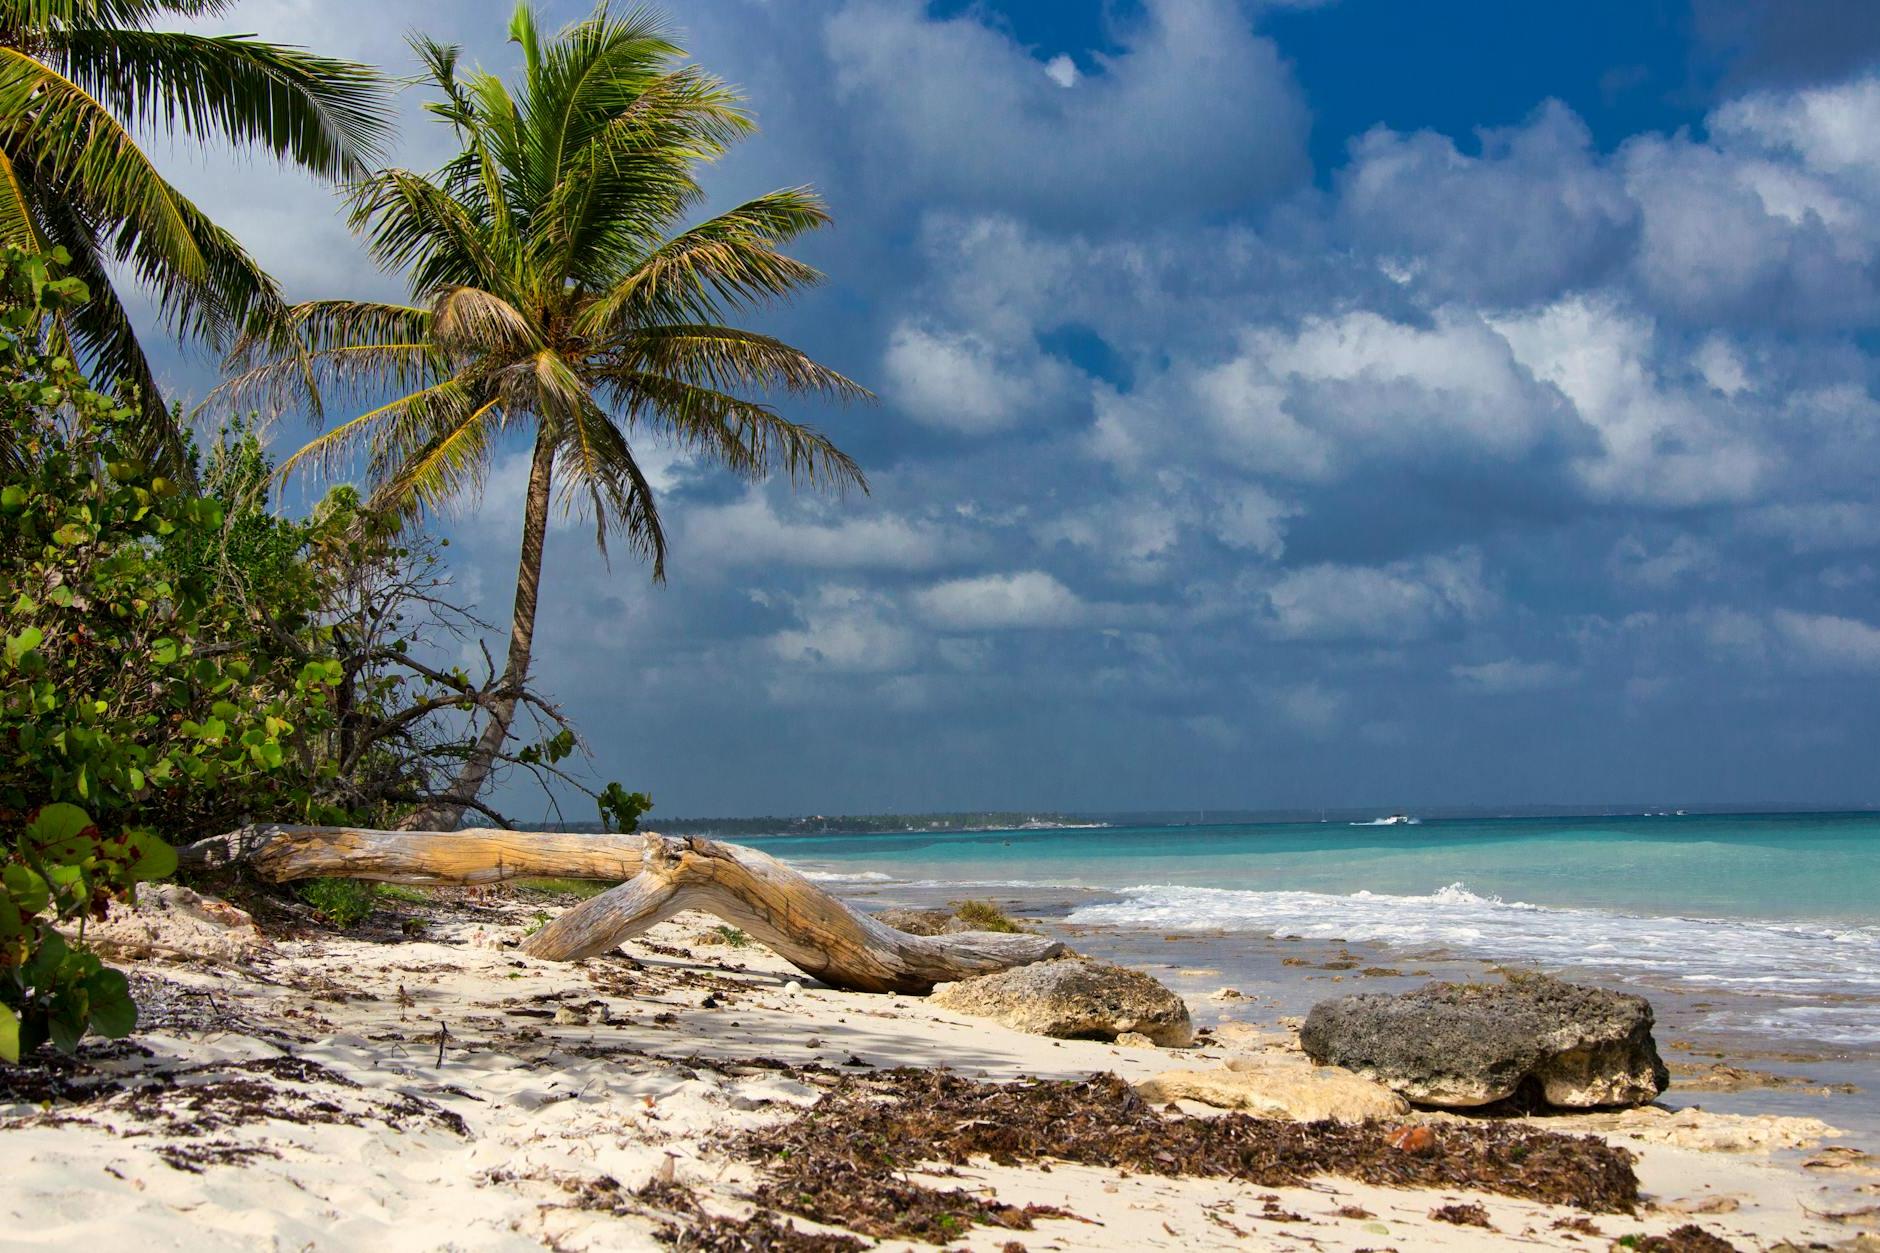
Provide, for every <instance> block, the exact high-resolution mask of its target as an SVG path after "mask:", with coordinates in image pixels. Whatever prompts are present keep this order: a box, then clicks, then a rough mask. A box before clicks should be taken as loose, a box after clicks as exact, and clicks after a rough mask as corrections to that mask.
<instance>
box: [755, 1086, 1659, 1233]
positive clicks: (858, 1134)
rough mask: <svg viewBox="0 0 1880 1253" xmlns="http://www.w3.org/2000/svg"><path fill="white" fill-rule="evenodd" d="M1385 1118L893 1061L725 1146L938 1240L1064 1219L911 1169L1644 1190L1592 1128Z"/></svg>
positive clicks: (827, 1198) (830, 1211)
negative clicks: (974, 1227)
mask: <svg viewBox="0 0 1880 1253" xmlns="http://www.w3.org/2000/svg"><path fill="white" fill-rule="evenodd" d="M1389 1130H1390V1128H1389V1127H1387V1126H1385V1125H1384V1124H1379V1123H1365V1124H1355V1125H1348V1124H1340V1123H1330V1122H1326V1123H1294V1122H1285V1121H1278V1120H1273V1119H1261V1118H1255V1117H1252V1116H1249V1115H1246V1114H1236V1113H1229V1114H1222V1115H1218V1116H1214V1117H1206V1118H1191V1117H1183V1116H1170V1115H1168V1114H1165V1113H1164V1112H1162V1111H1161V1110H1160V1109H1158V1108H1156V1107H1155V1106H1153V1105H1151V1104H1150V1103H1149V1102H1148V1101H1146V1100H1144V1099H1143V1098H1142V1097H1141V1096H1139V1095H1138V1094H1137V1093H1136V1092H1135V1091H1134V1089H1132V1088H1131V1087H1130V1086H1129V1085H1128V1084H1126V1083H1124V1082H1123V1081H1122V1080H1121V1079H1119V1078H1117V1077H1116V1076H1115V1075H1110V1074H1102V1075H1093V1076H1091V1077H1090V1078H1088V1079H1083V1080H1074V1081H1073V1080H1029V1081H1024V1082H1019V1083H1010V1084H998V1083H981V1082H975V1081H973V1080H969V1079H963V1078H960V1077H959V1076H956V1075H952V1074H948V1073H945V1072H936V1071H928V1070H920V1069H913V1068H906V1067H903V1068H899V1069H894V1070H884V1071H880V1072H876V1073H874V1074H870V1075H857V1076H849V1077H845V1078H844V1079H843V1080H841V1081H840V1082H839V1083H837V1084H836V1085H834V1087H833V1088H832V1089H831V1090H830V1092H829V1094H828V1095H827V1096H825V1097H824V1098H823V1100H822V1101H821V1102H820V1103H818V1104H817V1105H816V1106H815V1107H813V1108H812V1109H810V1110H808V1111H806V1112H805V1113H804V1114H802V1115H801V1116H800V1117H798V1118H796V1119H794V1120H792V1121H790V1122H786V1123H783V1124H780V1125H777V1126H773V1127H768V1128H763V1129H760V1130H756V1131H750V1132H746V1133H744V1134H743V1135H741V1136H739V1137H737V1139H736V1140H735V1141H734V1142H733V1148H734V1151H736V1152H738V1153H740V1154H741V1155H742V1156H744V1157H746V1158H748V1159H750V1160H752V1161H755V1162H758V1163H760V1164H761V1165H762V1166H763V1167H764V1170H765V1173H766V1179H765V1181H764V1182H763V1184H762V1185H760V1187H759V1189H758V1193H757V1200H758V1202H759V1203H760V1204H761V1205H763V1206H766V1207H769V1208H774V1209H779V1210H784V1211H787V1212H789V1213H794V1214H800V1215H802V1216H803V1217H805V1218H810V1219H813V1220H815V1221H817V1222H821V1223H827V1224H829V1225H831V1226H840V1227H847V1228H849V1229H851V1230H855V1231H861V1232H864V1233H866V1234H869V1235H872V1236H877V1237H886V1236H900V1237H914V1238H917V1239H924V1240H930V1241H934V1242H936V1243H937V1242H940V1241H944V1240H947V1239H950V1238H952V1237H955V1236H957V1235H959V1234H961V1232H962V1231H963V1229H964V1228H963V1227H962V1226H961V1225H960V1220H962V1219H967V1220H970V1221H971V1222H972V1223H976V1224H984V1225H998V1226H1004V1227H1008V1228H1014V1229H1020V1230H1023V1229H1028V1228H1029V1227H1030V1225H1031V1219H1033V1218H1035V1217H1045V1216H1068V1215H1063V1214H1062V1213H1061V1211H1057V1212H1054V1211H1046V1210H1042V1209H1039V1208H1035V1207H1027V1208H1026V1209H1023V1210H1021V1209H1018V1208H1016V1207H1013V1206H1008V1205H1002V1204H1000V1203H998V1202H995V1201H992V1200H989V1199H987V1198H984V1197H979V1196H974V1195H972V1194H969V1193H965V1192H959V1191H952V1192H937V1191H935V1190H933V1189H927V1188H922V1187H920V1186H919V1185H917V1184H914V1183H912V1182H911V1181H910V1180H908V1179H907V1177H906V1176H907V1173H908V1172H910V1171H915V1170H925V1171H927V1172H929V1173H934V1172H935V1171H936V1170H937V1169H944V1168H946V1167H950V1166H958V1165H962V1164H965V1163H968V1162H970V1161H972V1160H973V1159H975V1158H990V1159H991V1160H992V1161H994V1162H996V1163H998V1164H1000V1165H1017V1164H1020V1163H1027V1162H1038V1161H1047V1160H1056V1161H1068V1162H1075V1163H1078V1164H1081V1165H1089V1166H1101V1167H1108V1168H1112V1169H1117V1170H1125V1171H1129V1172H1133V1173H1142V1174H1153V1175H1164V1176H1179V1175H1195V1176H1206V1177H1213V1178H1229V1179H1238V1180H1241V1181H1243V1182H1246V1183H1250V1184H1253V1185H1255V1186H1260V1187H1284V1186H1290V1185H1297V1184H1302V1183H1304V1182H1306V1181H1307V1180H1309V1179H1311V1178H1313V1177H1314V1176H1317V1175H1328V1174H1329V1175H1341V1176H1345V1177H1348V1178H1353V1179H1359V1180H1362V1181H1364V1182H1366V1183H1372V1184H1380V1185H1384V1186H1391V1187H1425V1188H1472V1189H1479V1190H1482V1191H1486V1192H1496V1193H1501V1194H1504V1195H1508V1196H1516V1197H1523V1198H1526V1199H1529V1200H1535V1201H1541V1202H1545V1203H1549V1204H1558V1205H1571V1206H1575V1207H1577V1208H1580V1209H1585V1210H1591V1211H1594V1212H1605V1213H1611V1212H1621V1213H1629V1212H1631V1211H1632V1210H1633V1209H1634V1208H1635V1207H1636V1206H1637V1203H1638V1198H1639V1194H1638V1177H1637V1176H1636V1175H1635V1174H1634V1173H1633V1170H1632V1155H1631V1154H1629V1153H1627V1152H1626V1151H1625V1150H1623V1149H1619V1148H1615V1147H1613V1146H1611V1145H1609V1144H1607V1143H1605V1142H1604V1141H1602V1140H1599V1139H1596V1138H1594V1137H1590V1136H1588V1137H1578V1136H1565V1135H1560V1134H1558V1133H1555V1132H1546V1131H1533V1130H1528V1129H1524V1128H1522V1127H1519V1126H1517V1125H1514V1124H1512V1123H1505V1122H1498V1123H1485V1124H1478V1125H1470V1126H1457V1127H1445V1128H1443V1129H1442V1131H1441V1133H1440V1135H1439V1136H1438V1137H1437V1141H1436V1143H1435V1145H1434V1146H1433V1148H1432V1150H1431V1151H1429V1152H1426V1153H1406V1152H1402V1151H1400V1150H1398V1149H1394V1148H1392V1147H1391V1146H1390V1144H1389Z"/></svg>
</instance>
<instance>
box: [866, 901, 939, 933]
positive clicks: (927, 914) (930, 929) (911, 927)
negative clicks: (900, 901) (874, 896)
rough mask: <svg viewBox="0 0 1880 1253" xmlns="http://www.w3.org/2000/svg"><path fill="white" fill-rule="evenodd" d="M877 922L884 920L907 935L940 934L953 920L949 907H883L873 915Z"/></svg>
mask: <svg viewBox="0 0 1880 1253" xmlns="http://www.w3.org/2000/svg"><path fill="white" fill-rule="evenodd" d="M875 920H876V921H877V922H885V923H887V924H888V925H889V926H890V927H893V928H894V929H895V930H896V931H905V932H907V933H908V934H909V935H941V934H944V933H945V931H946V929H947V924H948V923H950V922H953V921H954V917H953V911H952V910H950V909H902V908H900V907H898V906H897V907H895V908H893V909H884V910H882V911H881V912H880V913H878V914H876V915H875Z"/></svg>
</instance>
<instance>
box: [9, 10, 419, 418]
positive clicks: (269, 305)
mask: <svg viewBox="0 0 1880 1253" xmlns="http://www.w3.org/2000/svg"><path fill="white" fill-rule="evenodd" d="M230 7H231V0H0V243H11V244H17V245H19V246H20V247H22V248H24V249H26V250H28V251H32V252H50V251H51V250H52V249H53V248H55V247H63V248H64V249H65V250H66V252H67V253H69V254H70V256H71V262H70V264H69V266H68V267H67V270H66V272H67V273H69V274H71V275H73V276H75V277H78V278H81V279H83V280H84V281H85V283H86V285H87V286H88V287H89V288H90V290H91V299H90V300H89V301H88V302H86V303H85V304H84V305H82V306H80V307H79V308H77V309H75V310H72V311H71V312H70V313H68V314H65V315H63V317H62V318H61V320H60V321H59V322H58V323H57V324H56V325H55V327H54V332H55V335H57V336H58V338H59V340H60V341H62V344H63V346H64V347H66V348H67V349H68V350H70V351H73V352H74V355H75V357H76V358H77V359H78V360H80V361H81V362H82V363H83V364H84V365H86V366H87V367H88V368H89V371H90V372H91V374H92V375H93V376H94V377H96V378H97V379H98V380H99V381H100V382H101V383H104V384H114V383H128V384H130V385H132V386H134V387H136V388H137V389H138V390H139V391H140V392H141V393H142V396H143V398H144V400H145V402H146V403H147V406H148V408H147V410H146V412H148V413H150V414H151V415H153V418H154V420H155V421H157V422H158V423H162V422H163V419H162V417H161V416H160V415H162V413H163V405H162V398H161V393H160V392H159V390H158V388H157V383H156V376H155V373H154V371H152V369H151V368H150V361H149V358H148V356H147V355H146V354H145V351H144V348H143V345H142V344H141V343H139V341H138V338H137V331H136V328H135V327H134V326H133V325H132V323H131V318H130V317H129V315H128V314H127V312H126V311H125V307H124V302H123V300H122V298H121V297H120V296H119V295H118V293H117V291H116V290H115V289H114V288H113V285H112V275H113V273H114V271H116V270H118V269H120V268H121V269H122V270H123V271H126V272H128V273H129V274H130V275H132V276H134V277H135V279H136V280H138V281H139V282H141V283H143V284H144V285H146V286H147V287H149V288H150V289H152V290H153V291H154V292H155V294H156V296H157V298H158V301H159V303H160V305H161V308H162V311H163V315H164V318H165V320H166V322H167V323H168V324H169V326H170V327H171V328H172V329H174V330H175V331H176V332H178V333H179V334H180V335H182V336H184V337H185V338H190V339H200V340H206V341H208V342H209V343H211V344H212V345H215V346H217V347H219V348H225V347H227V345H228V342H229V338H231V337H232V336H231V332H234V331H237V330H240V329H241V328H243V327H244V326H245V325H246V324H247V323H248V322H249V320H250V319H251V318H254V317H256V316H257V315H262V316H265V315H266V313H267V312H269V311H270V310H271V309H272V310H279V309H280V308H281V304H282V302H281V300H280V295H279V292H278V291H277V289H276V287H275V285H274V282H273V280H271V279H270V278H269V277H268V276H267V275H266V274H264V273H263V272H262V271H261V269H260V267H259V266H257V265H256V264H255V262H254V260H253V258H251V257H250V256H249V255H248V254H247V253H246V252H244V251H243V250H242V247H241V245H240V244H238V243H237V242H236V241H235V239H234V237H233V236H231V235H230V234H229V233H228V232H227V231H225V230H223V229H222V228H221V227H219V226H217V225H216V224H215V223H214V222H212V221H210V220H209V218H208V217H207V216H206V215H205V214H204V213H203V212H202V210H201V209H199V208H197V207H196V206H195V205H194V204H192V203H190V201H189V200H188V198H186V197H185V196H183V195H182V193H181V192H179V191H178V190H177V189H176V188H175V187H173V186H171V185H170V184H169V183H168V182H167V181H165V180H164V178H163V176H162V175H160V174H159V173H157V169H156V166H155V164H154V163H152V161H151V160H150V158H149V157H148V156H147V155H146V154H145V153H144V151H143V149H142V148H140V147H139V146H138V144H137V142H136V139H135V137H134V136H135V133H136V132H137V131H138V130H139V129H140V128H143V127H149V126H162V127H164V128H166V129H168V130H170V131H171V132H173V133H180V134H183V135H187V136H189V137H190V138H192V139H197V140H208V139H212V138H215V139H221V140H225V141H227V142H229V143H232V144H234V145H236V146H237V147H241V148H247V149H262V150H266V151H269V152H272V153H273V154H274V155H275V156H276V157H278V158H280V159H282V160H285V161H291V162H293V163H294V164H296V165H299V166H301V167H303V168H305V169H307V170H309V171H311V172H313V173H314V174H317V175H320V176H322V177H325V178H330V179H347V178H352V177H356V176H357V175H358V174H360V173H361V172H363V170H364V169H365V168H366V167H367V165H368V164H369V163H370V161H371V159H372V158H373V156H374V154H375V151H376V146H377V145H378V143H379V142H380V140H381V139H382V138H383V136H384V135H385V133H386V128H387V125H388V123H387V114H386V111H385V101H384V85H383V81H382V80H381V78H380V77H379V75H378V74H377V73H375V72H374V71H372V70H371V69H368V68H367V67H365V66H362V65H355V64H353V63H351V62H347V61H337V60H333V59H331V58H328V57H321V56H314V55H312V54H309V53H306V52H303V51H300V50H299V49H295V48H287V47H280V46H277V45H275V44H269V43H263V42H260V41H258V40H255V39H252V38H249V37H247V36H244V35H221V36H214V35H197V34H187V33H182V32H177V31H167V30H156V29H153V27H152V23H153V22H155V21H157V20H159V19H161V18H200V17H211V16H217V15H220V14H221V13H223V12H225V11H226V10H227V9H229V8H230ZM170 433H173V432H168V431H164V430H156V431H153V435H156V436H162V435H165V434H170Z"/></svg>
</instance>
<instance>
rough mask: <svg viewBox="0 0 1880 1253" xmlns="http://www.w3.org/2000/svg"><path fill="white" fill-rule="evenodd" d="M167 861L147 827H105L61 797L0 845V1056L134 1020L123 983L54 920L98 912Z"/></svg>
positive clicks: (115, 1031) (69, 1042)
mask: <svg viewBox="0 0 1880 1253" xmlns="http://www.w3.org/2000/svg"><path fill="white" fill-rule="evenodd" d="M175 869H176V854H175V853H173V852H171V851H170V846H169V845H167V844H165V843H164V842H163V841H162V840H160V839H158V838H157V837H156V836H155V835H153V834H151V833H150V832H149V831H147V830H145V829H143V828H140V827H132V828H127V829H122V830H118V831H115V832H113V833H111V834H109V835H107V834H106V833H104V832H102V831H100V830H99V829H98V827H97V826H96V825H95V824H94V823H93V822H92V820H91V817H90V815H88V814H87V813H86V812H85V811H84V810H82V809H80V808H79V807H78V806H76V805H68V804H65V803H63V802H59V803H54V804H51V805H44V806H41V807H40V808H39V810H38V811H37V812H36V813H35V814H34V815H33V817H32V820H31V821H29V822H27V823H26V824H25V826H24V827H23V828H22V829H21V831H20V832H19V834H18V836H17V837H16V838H15V839H13V840H12V841H10V842H9V843H8V844H7V845H6V846H5V847H4V848H3V849H0V1060H5V1061H9V1062H17V1061H18V1060H19V1059H20V1055H21V1054H22V1053H26V1052H30V1051H32V1050H33V1049H36V1048H38V1047H39V1046H40V1045H41V1044H42V1043H44V1042H46V1041H48V1040H50V1041H51V1042H52V1043H53V1044H54V1045H55V1046H57V1047H58V1048H61V1049H64V1050H65V1051H67V1052H70V1051H71V1050H72V1049H74V1048H76V1047H77V1045H78V1042H79V1040H80V1039H81V1038H83V1037H84V1035H85V1033H86V1032H88V1031H95V1032H97V1033H98V1034H99V1035H103V1036H111V1037H117V1036H124V1035H129V1034H130V1031H131V1028H132V1027H134V1026H136V1025H137V1007H136V1006H135V1005H134V1004H132V1002H131V996H130V981H129V980H127V979H126V978H125V977H124V974H123V972H122V971H119V970H113V969H111V968H110V967H108V966H106V965H104V964H103V963H102V962H100V961H99V960H98V958H97V956H96V955H95V954H93V953H91V952H89V951H87V950H86V949H85V948H84V946H83V945H82V944H77V945H74V944H69V943H67V942H66V939H65V937H64V936H62V935H61V934H60V933H59V932H58V931H57V930H56V929H55V928H56V927H57V926H59V925H62V924H73V923H76V924H77V925H78V927H79V931H80V934H81V935H82V934H83V929H84V922H85V919H87V918H89V917H94V916H98V915H102V914H103V912H104V911H105V909H107V908H108V907H109V904H110V902H111V901H113V900H115V899H118V898H120V897H122V896H124V895H125V894H126V893H128V892H129V891H130V890H131V888H132V887H133V886H135V885H136V884H137V883H139V882H142V881H143V880H146V879H160V878H162V877H163V876H165V875H167V874H169V873H170V872H171V871H173V870H175Z"/></svg>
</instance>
